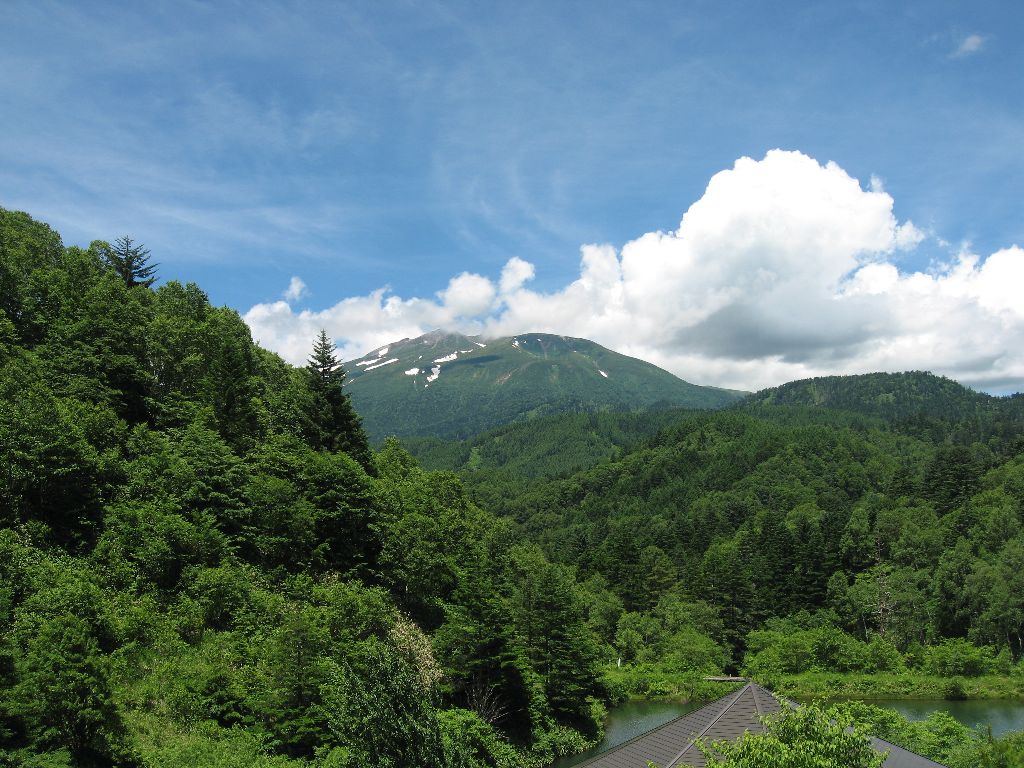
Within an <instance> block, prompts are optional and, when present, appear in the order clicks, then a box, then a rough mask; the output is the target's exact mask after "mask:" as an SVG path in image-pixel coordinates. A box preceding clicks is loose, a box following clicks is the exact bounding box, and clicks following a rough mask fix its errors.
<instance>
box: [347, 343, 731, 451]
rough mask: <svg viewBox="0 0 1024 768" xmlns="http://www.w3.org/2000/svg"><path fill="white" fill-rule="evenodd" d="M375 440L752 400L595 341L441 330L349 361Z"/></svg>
mask: <svg viewBox="0 0 1024 768" xmlns="http://www.w3.org/2000/svg"><path fill="white" fill-rule="evenodd" d="M345 368H346V370H347V371H348V374H349V379H350V386H349V389H348V391H349V392H350V394H351V396H352V402H353V403H354V404H355V406H356V408H357V410H358V411H359V412H360V413H361V414H362V416H363V420H364V424H365V425H366V430H367V432H368V433H369V435H370V437H371V438H372V439H374V440H380V439H382V438H384V437H386V436H388V435H398V436H430V437H435V438H458V439H464V438H468V437H472V436H474V435H476V434H479V433H480V432H483V431H485V430H489V429H493V428H495V427H499V426H502V425H504V424H508V423H511V422H517V421H526V420H529V419H533V418H536V417H539V416H546V415H551V414H558V413H566V412H569V413H591V412H600V411H631V412H635V411H640V410H647V409H659V408H672V407H688V408H720V407H723V406H725V405H727V404H729V403H732V402H735V401H736V400H737V399H739V397H740V396H741V395H742V394H743V393H737V392H732V391H730V390H723V389H716V388H714V387H700V386H696V385H694V384H690V383H688V382H685V381H682V380H681V379H679V378H677V377H676V376H673V375H672V374H671V373H669V372H668V371H664V370H662V369H661V368H658V367H656V366H654V365H651V364H650V363H646V362H644V361H642V360H637V359H635V358H631V357H626V356H625V355H620V354H618V353H616V352H612V351H611V350H609V349H605V348H604V347H602V346H600V345H599V344H595V343H594V342H592V341H587V340H586V339H574V338H570V337H567V336H555V335H552V334H544V333H528V334H522V335H520V336H515V337H507V338H499V339H484V338H482V337H469V336H462V335H460V334H455V333H443V332H441V331H434V332H433V333H429V334H426V335H425V336H421V337H419V338H416V339H402V340H401V341H397V342H394V343H392V344H388V345H386V346H384V347H381V348H380V349H377V350H374V351H373V352H371V353H370V354H369V355H366V356H365V357H363V358H361V359H359V360H352V361H350V362H347V363H346V364H345Z"/></svg>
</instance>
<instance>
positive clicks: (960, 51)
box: [950, 35, 985, 59]
mask: <svg viewBox="0 0 1024 768" xmlns="http://www.w3.org/2000/svg"><path fill="white" fill-rule="evenodd" d="M984 47H985V38H984V37H982V36H981V35H968V36H967V37H965V38H964V39H963V40H961V41H960V45H958V46H957V47H956V50H954V51H953V52H952V53H951V54H950V56H952V57H953V58H954V59H962V58H964V57H965V56H971V55H973V54H975V53H979V52H980V51H981V49H982V48H984Z"/></svg>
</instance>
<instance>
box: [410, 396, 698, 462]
mask: <svg viewBox="0 0 1024 768" xmlns="http://www.w3.org/2000/svg"><path fill="white" fill-rule="evenodd" d="M692 413H693V411H690V410H681V409H676V408H673V409H669V410H660V411H642V412H640V413H621V412H602V413H560V414H557V415H555V416H543V417H539V418H536V419H531V420H530V421H525V422H517V423H514V424H506V425H505V426H503V427H498V428H496V429H492V430H488V431H487V432H484V433H482V434H479V435H476V436H474V437H471V438H468V439H466V440H441V439H438V438H435V437H406V438H402V445H404V446H405V447H406V449H407V450H408V451H409V452H410V453H411V454H412V455H413V456H415V457H416V460H417V461H418V462H419V463H420V465H421V466H422V467H423V468H424V469H430V470H449V471H453V472H462V473H468V474H466V477H467V478H470V477H472V476H476V475H479V474H480V473H484V472H501V473H503V474H505V475H508V476H509V477H516V478H524V477H527V478H536V477H559V476H563V475H569V474H572V473H573V472H580V471H582V470H584V469H588V468H590V467H592V466H595V465H597V464H600V463H602V462H605V461H613V460H615V459H617V458H619V457H620V456H622V455H624V454H625V453H627V452H629V451H630V450H633V449H634V448H636V447H638V446H640V445H642V444H643V443H644V441H646V440H649V439H650V438H651V437H653V436H654V435H655V434H657V433H658V431H659V430H661V429H663V428H664V427H666V426H668V425H670V424H674V423H676V422H677V421H679V420H681V419H684V418H686V417H687V416H688V415H690V414H692Z"/></svg>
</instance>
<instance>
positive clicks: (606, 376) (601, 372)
mask: <svg viewBox="0 0 1024 768" xmlns="http://www.w3.org/2000/svg"><path fill="white" fill-rule="evenodd" d="M597 372H598V373H600V374H601V375H602V376H604V377H605V378H606V379H607V378H608V374H607V373H605V372H604V371H602V370H601V369H600V368H598V369H597Z"/></svg>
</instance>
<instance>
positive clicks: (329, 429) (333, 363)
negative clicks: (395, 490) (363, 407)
mask: <svg viewBox="0 0 1024 768" xmlns="http://www.w3.org/2000/svg"><path fill="white" fill-rule="evenodd" d="M335 352H336V349H335V346H334V342H333V341H331V339H330V338H328V336H327V332H326V331H324V330H322V329H321V331H320V335H319V336H317V339H316V341H315V342H314V343H313V353H312V354H311V355H310V358H309V362H308V363H307V364H306V369H305V370H306V381H307V385H308V387H309V395H310V397H309V401H308V406H307V413H306V417H307V418H306V429H305V432H306V439H307V440H308V441H309V444H310V445H311V446H312V447H313V448H315V449H317V450H321V451H344V452H345V453H347V454H349V455H350V456H351V457H352V458H354V459H355V460H356V461H358V462H359V463H360V464H362V465H363V466H364V467H369V466H370V446H369V442H368V441H367V439H366V432H364V431H363V425H362V420H361V419H360V418H359V415H358V414H357V413H356V412H355V409H354V408H353V407H352V402H351V400H350V399H349V396H348V395H347V394H346V393H345V391H344V389H343V387H344V384H345V369H344V368H343V367H342V365H341V362H340V361H339V360H338V357H337V355H336V354H335Z"/></svg>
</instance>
